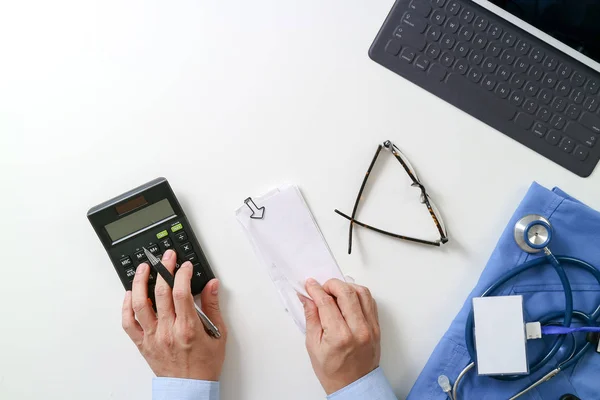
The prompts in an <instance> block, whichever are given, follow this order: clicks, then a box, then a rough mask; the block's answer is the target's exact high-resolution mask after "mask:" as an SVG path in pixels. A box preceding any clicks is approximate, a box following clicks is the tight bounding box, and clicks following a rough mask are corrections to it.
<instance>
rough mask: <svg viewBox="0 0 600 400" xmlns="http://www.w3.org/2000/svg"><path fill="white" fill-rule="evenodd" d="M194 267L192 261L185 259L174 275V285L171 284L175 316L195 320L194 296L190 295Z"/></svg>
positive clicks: (196, 317)
mask: <svg viewBox="0 0 600 400" xmlns="http://www.w3.org/2000/svg"><path fill="white" fill-rule="evenodd" d="M193 273H194V267H193V266H192V263H191V262H189V261H186V262H184V263H183V265H182V266H181V268H179V271H177V274H176V275H175V285H174V286H173V303H174V305H175V315H176V316H177V318H178V319H179V318H182V319H187V320H190V321H195V320H196V319H198V315H197V314H196V308H195V307H194V296H192V287H191V281H192V274H193Z"/></svg>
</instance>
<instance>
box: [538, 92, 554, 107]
mask: <svg viewBox="0 0 600 400" xmlns="http://www.w3.org/2000/svg"><path fill="white" fill-rule="evenodd" d="M552 97H553V96H552V92H551V91H549V90H548V89H542V90H541V91H540V94H538V99H540V101H541V102H542V103H544V104H549V103H550V101H551V100H552Z"/></svg>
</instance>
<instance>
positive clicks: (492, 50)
mask: <svg viewBox="0 0 600 400" xmlns="http://www.w3.org/2000/svg"><path fill="white" fill-rule="evenodd" d="M501 51H502V47H500V45H499V44H497V43H494V42H492V43H490V45H489V46H488V48H487V50H486V51H485V52H486V54H487V55H489V56H492V57H498V55H499V54H500V52H501Z"/></svg>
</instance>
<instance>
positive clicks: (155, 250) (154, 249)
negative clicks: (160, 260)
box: [148, 244, 160, 255]
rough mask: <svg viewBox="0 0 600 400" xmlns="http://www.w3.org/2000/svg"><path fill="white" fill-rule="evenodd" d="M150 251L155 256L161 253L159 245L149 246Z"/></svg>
mask: <svg viewBox="0 0 600 400" xmlns="http://www.w3.org/2000/svg"><path fill="white" fill-rule="evenodd" d="M148 251H149V252H150V253H152V254H154V255H157V254H158V253H159V252H160V248H159V247H158V245H157V244H151V245H150V246H148Z"/></svg>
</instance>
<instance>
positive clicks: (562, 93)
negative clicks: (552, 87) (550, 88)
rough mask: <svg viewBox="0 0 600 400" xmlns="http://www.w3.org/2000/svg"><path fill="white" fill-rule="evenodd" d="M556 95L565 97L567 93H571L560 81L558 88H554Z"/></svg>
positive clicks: (567, 86)
mask: <svg viewBox="0 0 600 400" xmlns="http://www.w3.org/2000/svg"><path fill="white" fill-rule="evenodd" d="M556 93H558V94H559V95H560V96H563V97H567V96H568V95H569V93H571V87H570V86H569V85H568V84H567V83H565V82H564V81H560V82H558V86H556Z"/></svg>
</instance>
